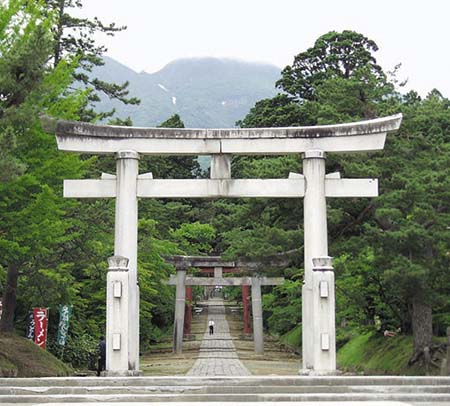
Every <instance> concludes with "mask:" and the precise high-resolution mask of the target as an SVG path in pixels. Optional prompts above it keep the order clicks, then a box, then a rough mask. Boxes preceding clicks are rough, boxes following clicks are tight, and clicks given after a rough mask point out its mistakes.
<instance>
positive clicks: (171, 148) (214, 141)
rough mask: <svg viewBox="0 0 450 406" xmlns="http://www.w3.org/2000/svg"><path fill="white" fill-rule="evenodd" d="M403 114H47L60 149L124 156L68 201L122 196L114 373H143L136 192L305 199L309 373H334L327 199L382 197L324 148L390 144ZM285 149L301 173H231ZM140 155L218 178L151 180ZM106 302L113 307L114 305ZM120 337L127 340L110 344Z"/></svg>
mask: <svg viewBox="0 0 450 406" xmlns="http://www.w3.org/2000/svg"><path fill="white" fill-rule="evenodd" d="M401 120H402V115H401V114H398V115H395V116H390V117H384V118H378V119H374V120H368V121H360V122H356V123H349V124H338V125H324V126H311V127H285V128H243V129H241V128H228V129H178V128H177V129H174V128H171V129H169V128H138V127H120V126H107V125H95V124H89V123H80V122H69V121H63V120H60V121H52V120H51V119H50V120H48V119H43V121H44V126H45V127H46V129H47V130H48V131H49V132H53V133H56V138H57V143H58V148H59V149H60V150H63V151H72V152H78V153H82V154H112V155H115V156H116V159H117V166H116V168H117V169H116V174H115V175H108V174H105V176H102V179H101V180H91V179H89V180H87V179H86V180H65V181H64V196H65V197H70V198H115V199H116V223H115V237H114V255H115V256H121V257H125V258H128V259H129V265H128V280H129V290H128V293H127V297H128V302H129V305H128V306H126V308H127V309H128V310H127V311H128V314H126V315H123V317H124V318H125V320H126V322H127V323H128V328H127V329H125V330H123V331H114V329H117V327H115V326H108V324H107V334H106V345H107V354H108V353H112V352H114V351H116V353H122V352H124V353H126V356H125V357H116V358H117V359H119V358H120V359H127V360H128V362H127V363H124V362H121V363H116V362H115V361H113V360H110V359H109V358H108V355H107V359H106V369H107V371H106V372H107V373H110V374H122V375H126V374H136V373H138V371H139V287H138V285H137V225H138V214H137V213H138V207H137V206H138V198H196V197H198V198H219V197H222V198H236V197H266V198H281V197H282V198H301V197H304V239H305V242H304V252H305V265H304V266H305V277H304V285H303V288H302V325H303V329H302V331H303V340H302V353H303V369H302V371H301V373H307V374H309V373H311V374H333V373H334V372H335V370H336V345H335V324H334V314H333V315H330V317H329V318H328V319H327V320H328V322H327V325H326V326H325V325H323V326H321V327H320V329H314V328H313V324H314V320H315V318H316V317H317V316H318V315H316V314H315V313H316V312H321V311H322V310H321V307H320V306H319V307H317V306H314V300H313V299H314V298H313V292H315V287H314V286H313V280H314V278H313V258H322V257H326V256H327V255H328V235H327V212H326V198H327V197H328V198H329V197H374V196H377V195H378V183H377V180H376V179H341V178H340V176H339V174H329V175H326V174H325V158H326V154H327V153H336V152H347V153H348V152H356V151H366V152H367V151H377V150H382V149H383V147H384V143H385V140H386V135H387V133H388V132H390V131H394V130H397V129H398V128H399V127H400V123H401ZM287 154H303V174H291V175H290V176H289V178H288V179H232V178H231V156H232V155H287ZM140 155H194V156H198V155H211V179H153V176H152V174H151V173H148V174H139V165H138V161H139V157H140ZM330 289H334V286H330ZM330 297H331V296H330ZM116 299H117V300H122V299H119V298H116ZM106 305H107V308H113V304H112V303H108V302H107V304H106ZM331 308H334V307H333V306H331V307H330V309H331ZM322 330H323V331H322ZM325 330H327V331H325ZM113 334H114V336H115V337H117V339H116V342H117V343H118V342H120V343H123V344H124V345H123V346H122V345H117V346H113V345H112V343H113ZM321 337H328V340H326V341H327V343H326V344H327V345H321V344H320V343H321ZM119 338H120V341H119Z"/></svg>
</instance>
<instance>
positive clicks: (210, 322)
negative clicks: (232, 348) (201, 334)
mask: <svg viewBox="0 0 450 406" xmlns="http://www.w3.org/2000/svg"><path fill="white" fill-rule="evenodd" d="M208 327H209V335H213V334H214V320H210V321H209V322H208Z"/></svg>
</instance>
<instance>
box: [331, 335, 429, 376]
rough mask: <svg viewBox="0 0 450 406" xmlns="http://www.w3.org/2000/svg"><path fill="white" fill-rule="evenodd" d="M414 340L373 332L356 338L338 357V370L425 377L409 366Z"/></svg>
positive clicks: (418, 369) (342, 349)
mask: <svg viewBox="0 0 450 406" xmlns="http://www.w3.org/2000/svg"><path fill="white" fill-rule="evenodd" d="M412 341H413V338H412V337H411V336H402V335H397V336H395V337H384V336H380V335H379V334H376V333H373V332H370V333H365V334H360V335H357V336H354V337H353V338H352V339H351V340H350V341H349V342H348V343H347V344H345V345H344V346H343V347H342V348H341V349H340V350H339V351H338V353H337V363H338V367H339V369H341V370H343V371H352V372H361V373H365V374H389V375H423V374H424V373H425V371H423V370H422V369H421V368H418V367H413V368H411V367H410V366H408V361H409V359H410V358H411V355H412V348H413V343H412Z"/></svg>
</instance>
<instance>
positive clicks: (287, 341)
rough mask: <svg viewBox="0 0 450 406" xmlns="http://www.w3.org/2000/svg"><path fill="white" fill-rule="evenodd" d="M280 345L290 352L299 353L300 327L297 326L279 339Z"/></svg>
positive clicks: (300, 344)
mask: <svg viewBox="0 0 450 406" xmlns="http://www.w3.org/2000/svg"><path fill="white" fill-rule="evenodd" d="M280 343H281V344H283V345H285V346H286V347H288V348H289V349H291V350H294V351H296V352H299V351H300V350H301V346H302V326H301V325H300V324H299V325H298V326H296V327H294V328H293V329H292V330H291V331H289V332H287V333H286V334H285V335H283V336H281V337H280Z"/></svg>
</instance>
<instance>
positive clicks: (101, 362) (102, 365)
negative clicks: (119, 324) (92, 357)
mask: <svg viewBox="0 0 450 406" xmlns="http://www.w3.org/2000/svg"><path fill="white" fill-rule="evenodd" d="M105 369H106V341H105V337H100V343H99V344H98V367H97V376H100V374H101V372H102V371H104V370H105Z"/></svg>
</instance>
